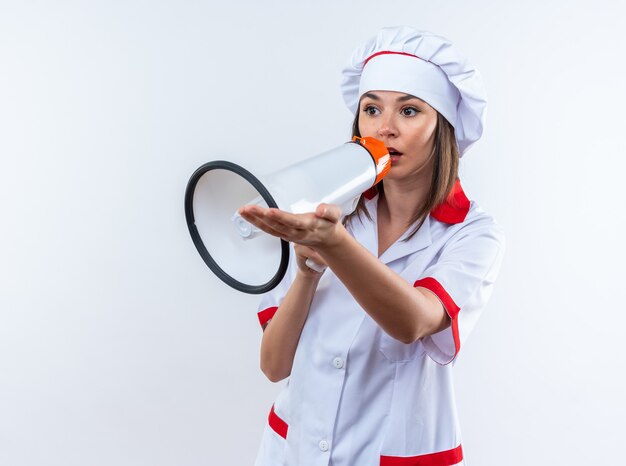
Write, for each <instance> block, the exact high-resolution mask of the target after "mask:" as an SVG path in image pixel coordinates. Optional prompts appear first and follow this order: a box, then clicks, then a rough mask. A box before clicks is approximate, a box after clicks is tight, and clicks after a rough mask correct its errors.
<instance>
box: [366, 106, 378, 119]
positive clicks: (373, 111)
mask: <svg viewBox="0 0 626 466" xmlns="http://www.w3.org/2000/svg"><path fill="white" fill-rule="evenodd" d="M363 111H364V112H365V113H367V114H368V115H371V116H373V115H377V114H378V113H380V110H378V109H377V108H376V107H374V106H373V105H366V106H365V107H363Z"/></svg>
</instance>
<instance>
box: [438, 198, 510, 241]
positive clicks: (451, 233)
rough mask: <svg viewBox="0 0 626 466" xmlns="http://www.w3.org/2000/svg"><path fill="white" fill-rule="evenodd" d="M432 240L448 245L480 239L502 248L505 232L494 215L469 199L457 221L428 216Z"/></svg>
mask: <svg viewBox="0 0 626 466" xmlns="http://www.w3.org/2000/svg"><path fill="white" fill-rule="evenodd" d="M430 224H431V235H432V237H433V242H438V243H440V244H441V243H444V244H445V245H447V246H449V245H451V244H455V243H458V242H463V243H467V242H473V241H479V240H482V242H485V240H486V242H488V243H490V244H491V245H492V247H496V248H497V249H504V246H505V232H504V229H503V228H502V225H500V224H499V223H498V221H497V220H496V219H495V217H494V216H493V215H491V214H489V213H487V212H486V211H485V210H484V209H483V208H482V207H480V206H479V205H478V203H477V202H476V201H470V206H469V210H468V211H467V215H466V216H465V218H464V219H463V220H462V221H460V222H457V223H446V222H443V221H440V220H437V219H436V218H434V217H432V216H431V217H430Z"/></svg>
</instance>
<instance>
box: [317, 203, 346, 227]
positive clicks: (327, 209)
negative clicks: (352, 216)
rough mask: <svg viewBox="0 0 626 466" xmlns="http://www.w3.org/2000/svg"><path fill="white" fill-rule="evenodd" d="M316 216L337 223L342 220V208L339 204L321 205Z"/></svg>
mask: <svg viewBox="0 0 626 466" xmlns="http://www.w3.org/2000/svg"><path fill="white" fill-rule="evenodd" d="M315 215H317V216H318V217H320V218H324V219H326V220H328V221H329V222H333V223H337V222H338V221H339V219H340V218H341V207H339V206H338V205H337V204H320V205H318V206H317V209H316V210H315Z"/></svg>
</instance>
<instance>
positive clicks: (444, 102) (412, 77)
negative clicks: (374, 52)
mask: <svg viewBox="0 0 626 466" xmlns="http://www.w3.org/2000/svg"><path fill="white" fill-rule="evenodd" d="M374 90H376V91H396V92H404V93H405V94H411V95H414V96H417V97H419V98H420V99H422V100H424V101H425V102H428V104H429V105H430V106H431V107H433V108H434V109H435V110H437V111H438V112H439V113H441V114H442V115H443V116H444V117H445V118H446V120H448V121H450V122H454V121H455V120H456V109H457V105H458V104H459V100H460V99H461V96H460V95H459V91H458V90H457V88H456V87H454V86H453V85H452V83H451V82H450V81H449V80H448V78H447V76H446V75H445V73H444V72H443V71H441V68H439V67H437V66H434V65H433V64H432V63H429V62H427V61H424V60H422V59H420V58H416V57H409V56H407V55H398V54H384V55H378V56H375V57H374V58H372V59H371V60H370V61H368V62H367V65H366V66H365V67H364V68H363V74H362V75H361V80H360V82H359V96H362V95H363V94H365V93H366V92H368V91H374Z"/></svg>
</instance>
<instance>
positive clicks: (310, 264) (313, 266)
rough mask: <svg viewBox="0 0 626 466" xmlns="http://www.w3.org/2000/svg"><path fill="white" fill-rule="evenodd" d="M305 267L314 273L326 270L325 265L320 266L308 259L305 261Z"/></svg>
mask: <svg viewBox="0 0 626 466" xmlns="http://www.w3.org/2000/svg"><path fill="white" fill-rule="evenodd" d="M305 264H306V266H307V267H308V268H310V269H313V270H315V271H316V272H319V273H322V272H323V271H324V270H326V266H325V265H320V264H318V263H317V262H315V261H314V260H313V259H311V258H310V257H309V258H308V259H307V260H306V262H305Z"/></svg>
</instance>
